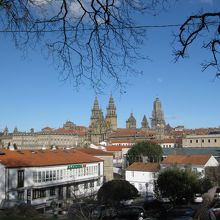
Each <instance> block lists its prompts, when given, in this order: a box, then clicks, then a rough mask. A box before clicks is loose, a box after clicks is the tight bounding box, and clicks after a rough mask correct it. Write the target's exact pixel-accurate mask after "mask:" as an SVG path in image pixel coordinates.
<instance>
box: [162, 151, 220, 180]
mask: <svg viewBox="0 0 220 220" xmlns="http://www.w3.org/2000/svg"><path fill="white" fill-rule="evenodd" d="M160 165H161V169H162V170H165V169H168V168H171V167H178V168H180V169H190V170H191V171H193V172H195V173H197V174H199V175H200V177H204V176H205V169H206V168H207V167H218V166H219V162H218V161H217V160H216V159H215V157H214V156H212V155H209V154H197V155H196V154H195V155H168V156H167V157H166V158H165V159H164V160H163V161H162V162H161V163H160Z"/></svg>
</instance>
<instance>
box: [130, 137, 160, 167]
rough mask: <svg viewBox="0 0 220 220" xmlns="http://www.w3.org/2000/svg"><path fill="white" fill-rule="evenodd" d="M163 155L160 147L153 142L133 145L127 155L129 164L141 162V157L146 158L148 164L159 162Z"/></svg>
mask: <svg viewBox="0 0 220 220" xmlns="http://www.w3.org/2000/svg"><path fill="white" fill-rule="evenodd" d="M162 155H163V150H162V147H161V146H160V145H158V144H156V143H153V142H147V141H143V142H139V143H137V144H135V145H134V146H133V147H132V148H131V149H130V150H129V151H128V153H127V160H128V162H129V164H132V163H133V162H137V161H143V157H147V159H148V161H149V162H159V161H161V158H162Z"/></svg>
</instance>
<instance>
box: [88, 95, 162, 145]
mask: <svg viewBox="0 0 220 220" xmlns="http://www.w3.org/2000/svg"><path fill="white" fill-rule="evenodd" d="M117 128H118V127H117V113H116V106H115V103H114V99H113V97H112V95H111V96H110V99H109V103H108V106H107V108H106V116H105V117H104V115H103V112H102V109H101V107H100V106H99V102H98V98H97V97H96V98H95V101H94V104H93V107H92V111H91V117H90V125H89V129H88V135H87V136H88V137H87V138H88V141H89V142H90V143H100V142H101V141H104V140H106V139H108V137H109V136H110V134H111V133H112V132H113V131H116V130H117ZM165 128H166V123H165V120H164V114H163V110H162V105H161V102H160V100H159V98H156V99H155V101H154V103H153V111H152V117H151V127H150V126H149V124H148V121H147V117H146V115H144V117H143V119H142V122H141V128H139V129H138V128H137V125H136V119H135V117H134V115H133V113H131V114H130V116H129V118H128V119H127V121H126V129H133V130H143V131H149V130H153V131H157V132H159V133H164V129H165Z"/></svg>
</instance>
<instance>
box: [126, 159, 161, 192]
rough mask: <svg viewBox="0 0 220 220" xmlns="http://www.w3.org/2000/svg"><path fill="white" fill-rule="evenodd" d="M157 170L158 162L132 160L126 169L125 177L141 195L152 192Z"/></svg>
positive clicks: (158, 168) (158, 167)
mask: <svg viewBox="0 0 220 220" xmlns="http://www.w3.org/2000/svg"><path fill="white" fill-rule="evenodd" d="M159 170H160V165H159V163H142V162H134V163H133V164H131V165H130V166H129V167H128V168H127V169H126V172H125V179H126V180H127V181H128V182H130V183H131V184H132V185H134V186H135V187H136V188H137V190H138V191H139V193H140V194H142V195H145V194H146V193H154V182H155V180H157V177H158V173H159Z"/></svg>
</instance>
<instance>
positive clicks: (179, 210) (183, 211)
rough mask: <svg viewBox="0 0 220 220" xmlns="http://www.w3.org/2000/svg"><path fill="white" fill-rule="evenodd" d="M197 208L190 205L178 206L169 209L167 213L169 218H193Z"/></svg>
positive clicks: (177, 219)
mask: <svg viewBox="0 0 220 220" xmlns="http://www.w3.org/2000/svg"><path fill="white" fill-rule="evenodd" d="M194 214H195V210H194V209H193V208H192V207H188V206H177V207H173V208H171V209H169V210H168V211H167V213H166V219H168V220H193V216H194Z"/></svg>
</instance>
